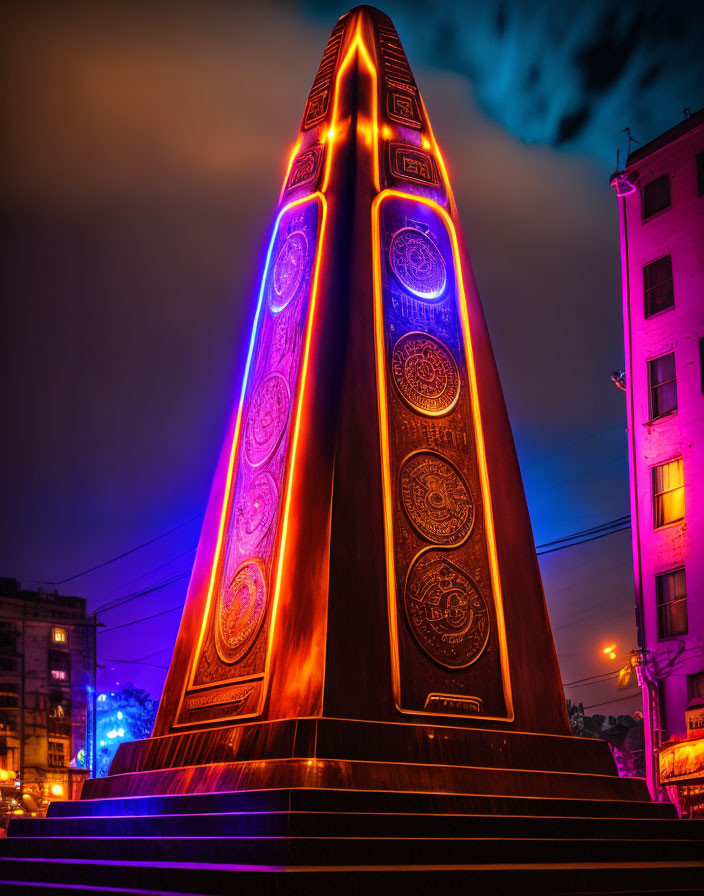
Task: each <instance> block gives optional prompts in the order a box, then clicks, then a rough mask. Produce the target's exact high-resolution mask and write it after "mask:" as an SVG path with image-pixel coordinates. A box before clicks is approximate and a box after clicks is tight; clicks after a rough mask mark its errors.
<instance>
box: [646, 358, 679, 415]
mask: <svg viewBox="0 0 704 896" xmlns="http://www.w3.org/2000/svg"><path fill="white" fill-rule="evenodd" d="M648 388H649V392H650V419H651V420H656V419H657V418H658V417H664V416H665V414H672V413H673V412H674V411H676V410H677V379H676V377H675V353H674V352H670V354H669V355H662V356H661V357H660V358H653V360H652V361H648Z"/></svg>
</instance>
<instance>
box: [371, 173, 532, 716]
mask: <svg viewBox="0 0 704 896" xmlns="http://www.w3.org/2000/svg"><path fill="white" fill-rule="evenodd" d="M392 196H397V197H399V198H401V199H408V200H411V201H412V202H420V203H423V204H424V205H427V206H428V207H429V208H431V209H433V210H434V211H435V212H436V213H437V214H438V215H439V216H440V218H441V219H442V221H443V223H444V225H445V228H446V230H447V232H448V234H449V236H450V243H451V245H452V255H453V260H454V264H455V272H456V273H455V279H456V281H457V286H458V297H457V299H458V301H457V305H458V306H459V312H460V320H461V326H462V335H463V341H464V349H465V355H466V358H467V372H468V374H469V376H468V379H469V391H470V399H471V405H472V428H473V430H474V436H475V440H476V445H477V461H478V467H479V479H480V483H481V490H482V497H483V501H482V504H483V507H484V522H485V526H486V535H487V547H488V554H489V568H490V573H491V581H492V587H493V590H494V604H495V608H496V621H497V627H498V636H499V654H500V658H501V678H502V684H503V690H504V700H505V702H506V711H507V715H506V716H483V715H476V716H475V715H473V716H468V718H472V719H485V720H489V721H502V722H512V721H513V720H514V718H515V714H514V711H513V696H512V692H511V678H510V671H509V666H508V645H507V641H506V626H505V618H504V610H503V600H502V596H501V581H500V576H499V564H498V558H497V554H496V538H495V533H494V517H493V510H492V503H491V491H490V488H489V475H488V470H487V465H486V452H485V445H484V431H483V427H482V422H481V411H480V407H479V396H478V391H477V378H476V370H475V366H474V352H473V349H472V335H471V332H470V328H469V316H468V313H467V296H466V293H465V289H464V277H463V274H462V266H461V263H460V252H459V243H458V240H457V233H456V231H455V225H454V223H453V221H452V218H451V217H450V215H449V214H448V213H447V211H445V209H444V208H443V207H442V206H441V205H440V204H439V203H438V202H436V201H435V200H434V199H428V198H426V197H423V196H416V195H415V194H412V193H404V192H402V191H401V190H394V189H388V190H384V191H383V192H381V193H379V194H378V195H377V196H376V197H375V198H374V201H373V202H372V242H373V249H372V252H373V277H374V332H375V336H376V339H375V349H376V351H375V354H376V377H377V394H378V406H379V442H380V447H381V470H382V489H383V498H384V537H385V541H386V586H387V605H388V612H389V636H390V640H391V679H392V689H393V693H394V703H395V705H396V709H398V711H399V712H402V713H405V714H408V715H427V716H437V715H442V716H453V715H454V716H455V717H456V716H457V714H456V713H455V714H453V713H432V712H426V711H424V710H415V709H414V710H410V709H404V708H403V707H402V706H401V669H400V654H399V642H398V619H397V606H396V605H397V595H396V587H397V586H396V568H395V560H394V530H393V502H392V498H391V465H390V450H389V419H388V391H387V389H388V386H387V377H386V364H385V358H386V348H385V344H384V324H383V296H382V285H381V225H380V221H381V205H382V203H383V202H384V201H385V200H386V199H389V198H391V197H392ZM458 696H460V695H458Z"/></svg>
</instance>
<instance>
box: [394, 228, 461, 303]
mask: <svg viewBox="0 0 704 896" xmlns="http://www.w3.org/2000/svg"><path fill="white" fill-rule="evenodd" d="M389 263H390V264H391V269H392V271H393V272H394V274H395V275H396V279H397V280H398V281H399V282H400V284H401V286H403V287H404V289H405V290H407V291H408V292H409V293H411V295H414V296H417V297H418V298H420V299H425V300H426V301H428V302H430V301H434V300H436V299H440V298H441V297H442V294H443V293H444V292H445V285H446V284H447V271H446V270H445V260H444V259H443V257H442V254H441V252H440V250H439V249H438V247H437V246H436V245H435V243H434V242H433V241H432V240H431V239H430V237H429V236H428V235H427V234H425V233H424V232H423V230H421V229H420V228H418V227H401V228H400V229H399V230H397V231H396V233H395V234H394V235H393V237H392V238H391V245H390V246H389Z"/></svg>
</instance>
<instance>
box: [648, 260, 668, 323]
mask: <svg viewBox="0 0 704 896" xmlns="http://www.w3.org/2000/svg"><path fill="white" fill-rule="evenodd" d="M643 295H644V296H645V316H646V317H652V316H653V314H657V313H658V312H660V311H665V309H666V308H672V306H673V305H674V304H675V294H674V291H673V289H672V256H670V255H663V257H662V258H658V259H656V260H655V261H651V262H650V264H646V265H645V267H644V268H643Z"/></svg>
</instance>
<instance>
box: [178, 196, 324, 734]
mask: <svg viewBox="0 0 704 896" xmlns="http://www.w3.org/2000/svg"><path fill="white" fill-rule="evenodd" d="M311 200H317V201H318V202H320V207H321V210H322V214H321V218H320V224H319V228H318V239H317V248H316V256H315V265H314V270H313V278H312V281H311V293H310V304H309V308H308V325H307V328H306V338H305V345H304V349H303V359H302V361H301V369H300V379H299V384H298V401H297V403H296V417H295V422H294V427H293V436H292V439H291V446H290V449H289V458H288V461H287V463H288V476H287V480H286V493H285V497H284V507H283V512H282V516H281V520H282V522H281V526H280V529H279V539H278V542H279V544H278V558H277V562H276V563H275V564H273V565H274V566H275V567H276V576H275V581H274V592H273V598H272V609H271V619H270V626H269V635H268V643H267V657H266V662H265V666H264V673H263V675H262V674H261V673H257V675H248V676H242V677H241V678H231V679H226V680H223V681H221V682H217V683H209V684H207V685H194V684H193V677H194V674H195V666H196V663H197V660H198V658H199V656H200V653H201V648H202V644H203V639H204V637H205V631H206V628H207V623H208V620H209V617H210V608H211V605H212V598H213V592H214V589H215V581H216V578H217V576H216V574H217V571H218V569H219V565H220V555H221V551H222V545H223V541H224V537H225V529H226V525H227V516H228V508H229V506H230V500H231V497H232V486H233V483H234V479H235V469H236V459H237V452H238V449H239V441H240V435H241V422H242V413H243V409H244V396H245V394H246V389H247V384H248V381H249V373H250V360H251V358H250V359H248V362H247V369H246V371H245V376H244V381H243V384H242V393H241V397H240V403H239V407H238V409H237V419H236V422H235V433H234V436H233V439H232V448H231V451H230V459H229V463H228V471H227V478H226V481H225V492H224V496H223V504H222V510H221V512H220V525H219V529H218V538H217V542H216V545H215V553H214V555H213V561H212V567H211V573H210V583H209V586H208V597H207V600H206V604H205V610H204V612H203V617H202V623H201V631H200V635H199V637H198V642H197V644H196V649H195V651H194V652H193V654H192V659H191V668H190V672H189V674H188V676H186V677H185V678H184V685H183V688H182V691H181V698H180V700H179V706H178V710H177V712H176V715H175V719H176V721H174V722H173V723H172V726H171V727H172V728H176V727H179V728H180V727H184V726H190V725H196V724H200V725H202V724H203V722H196V721H194V722H179V721H177V720H178V718H179V716H180V713H181V709H182V707H183V701H184V698H185V696H186V692H190V691H196V690H203V689H204V688H217V687H222V686H224V685H228V684H231V683H235V682H245V681H247V680H252V679H254V678H256V679H261V680H262V688H261V694H260V700H259V705H258V706H257V711H256V712H254V713H248V714H247V715H242V716H237V717H236V718H237V719H246V718H253V717H255V716H258V715H260V714H261V712H262V708H263V701H264V699H265V697H266V692H265V683H266V681H268V676H269V666H270V661H271V646H272V637H273V631H274V623H275V620H276V610H277V605H278V600H279V594H280V590H281V574H282V569H283V558H284V554H285V550H286V534H287V531H288V514H289V510H290V505H291V491H292V484H293V477H294V469H295V458H296V450H297V447H298V434H299V430H300V418H301V408H302V405H303V396H304V391H305V384H306V374H307V371H308V357H309V354H310V343H311V335H312V329H313V319H314V317H315V306H316V298H317V292H318V278H319V272H320V262H321V258H322V254H323V243H324V235H325V225H326V221H327V201H326V199H325V197H324V196H323V194H322V193H320V192H316V193H311V194H309V195H308V196H303V197H301V198H299V199H295V200H293V201H292V202H289V203H287V204H286V205H285V206H284V207H283V208H282V209H281V211H280V212H279V214H278V215H277V217H276V222H275V225H274V227H273V230H272V236H271V240H270V242H269V249H268V252H267V264H266V266H265V269H264V272H263V274H262V280H261V286H260V291H259V302H258V305H257V312H256V315H255V318H254V324H253V325H252V344H253V340H254V338H255V334H256V332H257V327H258V325H259V319H260V315H261V311H262V307H263V297H264V284H265V283H266V278H267V274H268V271H269V265H270V263H271V253H272V248H273V246H274V241H275V240H276V235H277V233H278V232H279V225H280V223H281V218H282V217H283V215H284V214H285V213H286V212H288V211H290V210H291V209H292V208H295V207H296V206H298V205H302V204H303V203H306V202H310V201H311ZM230 718H231V716H224V717H223V718H222V719H220V718H217V719H208V720H207V721H208V723H211V722H218V721H224V720H228V719H230Z"/></svg>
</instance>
